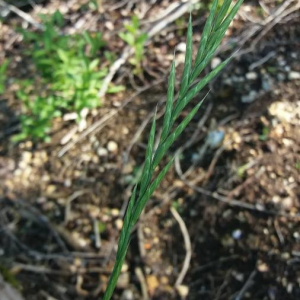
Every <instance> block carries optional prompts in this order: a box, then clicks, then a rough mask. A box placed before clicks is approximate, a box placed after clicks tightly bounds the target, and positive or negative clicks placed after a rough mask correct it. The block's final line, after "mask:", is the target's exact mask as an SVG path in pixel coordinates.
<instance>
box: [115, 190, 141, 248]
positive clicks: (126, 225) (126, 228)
mask: <svg viewBox="0 0 300 300" xmlns="http://www.w3.org/2000/svg"><path fill="white" fill-rule="evenodd" d="M136 190H137V186H135V187H134V189H133V192H132V195H131V197H130V200H129V202H128V207H127V210H126V213H125V217H124V222H123V227H122V230H121V234H120V239H119V244H118V252H119V250H120V249H121V248H122V247H123V245H124V242H126V239H127V238H126V236H127V235H128V234H130V232H131V214H132V209H133V207H134V204H135V200H136ZM125 244H126V243H125Z"/></svg>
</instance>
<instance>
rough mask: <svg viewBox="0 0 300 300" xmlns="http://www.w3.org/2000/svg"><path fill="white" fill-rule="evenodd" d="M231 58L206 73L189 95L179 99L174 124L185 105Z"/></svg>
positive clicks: (175, 109) (173, 117) (173, 119)
mask: <svg viewBox="0 0 300 300" xmlns="http://www.w3.org/2000/svg"><path fill="white" fill-rule="evenodd" d="M230 59H231V58H228V59H226V60H225V61H223V62H222V63H221V64H219V65H218V66H217V67H216V68H215V69H213V70H212V71H211V72H210V73H209V74H208V75H206V76H205V77H204V78H203V79H201V80H200V81H199V82H198V83H197V84H196V85H195V86H194V87H193V88H192V89H190V90H189V91H188V93H187V95H186V96H185V97H184V98H183V99H180V101H177V103H176V106H175V108H174V112H173V115H172V124H174V122H175V120H176V119H177V117H178V116H179V114H180V113H181V111H182V110H183V109H184V108H185V106H186V105H187V104H188V103H189V102H190V101H191V100H192V99H193V98H194V97H195V96H196V95H197V94H198V93H199V92H200V91H201V89H202V88H203V87H204V86H205V85H206V84H207V83H208V82H209V81H211V80H212V79H213V78H214V77H215V76H216V75H217V74H218V73H219V72H220V71H221V70H222V69H223V68H224V67H225V66H226V65H227V63H228V62H229V61H230Z"/></svg>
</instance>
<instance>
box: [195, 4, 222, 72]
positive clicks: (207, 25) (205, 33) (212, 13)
mask: <svg viewBox="0 0 300 300" xmlns="http://www.w3.org/2000/svg"><path fill="white" fill-rule="evenodd" d="M217 6H218V0H214V2H213V4H212V7H211V10H210V13H209V16H208V18H207V21H206V23H205V26H204V29H203V33H202V36H201V41H200V44H199V48H198V52H197V56H196V60H195V66H197V65H198V64H199V63H200V62H201V60H202V58H203V54H204V50H205V48H206V43H207V41H208V38H209V35H210V33H211V30H212V24H213V20H214V18H215V14H216V10H217Z"/></svg>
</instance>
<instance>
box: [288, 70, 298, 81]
mask: <svg viewBox="0 0 300 300" xmlns="http://www.w3.org/2000/svg"><path fill="white" fill-rule="evenodd" d="M288 78H289V80H297V79H300V72H295V71H291V72H290V73H289V75H288Z"/></svg>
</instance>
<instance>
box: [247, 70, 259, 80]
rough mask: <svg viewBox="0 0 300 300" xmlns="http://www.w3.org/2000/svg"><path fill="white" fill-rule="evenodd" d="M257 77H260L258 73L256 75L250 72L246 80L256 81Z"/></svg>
mask: <svg viewBox="0 0 300 300" xmlns="http://www.w3.org/2000/svg"><path fill="white" fill-rule="evenodd" d="M257 77H258V76H257V73H255V72H249V73H247V74H246V78H247V79H248V80H256V79H257Z"/></svg>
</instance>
